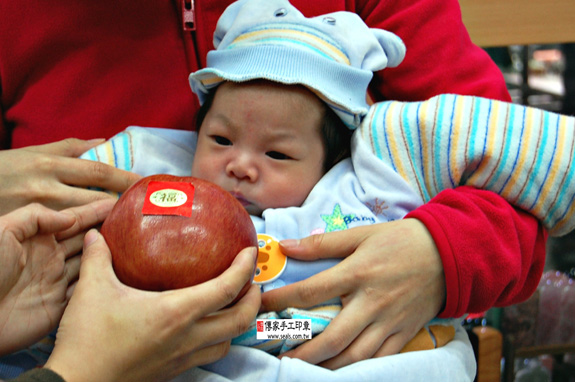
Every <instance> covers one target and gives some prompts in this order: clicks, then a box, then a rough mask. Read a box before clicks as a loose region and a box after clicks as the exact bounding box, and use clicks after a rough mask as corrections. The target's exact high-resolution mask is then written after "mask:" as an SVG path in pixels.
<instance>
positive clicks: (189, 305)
mask: <svg viewBox="0 0 575 382" xmlns="http://www.w3.org/2000/svg"><path fill="white" fill-rule="evenodd" d="M256 255H257V251H256V248H255V247H248V248H244V249H243V250H241V251H240V253H239V254H238V255H237V256H236V258H235V259H234V261H233V263H232V265H231V266H230V267H229V268H228V269H226V270H225V271H224V273H222V274H221V275H219V276H218V277H216V278H214V279H212V280H209V281H206V282H204V283H202V284H198V285H195V286H192V287H189V288H184V289H179V290H176V291H172V292H173V293H172V294H173V298H174V300H175V301H174V303H175V304H176V305H177V306H181V309H183V310H184V311H189V312H190V314H191V315H192V316H193V317H196V318H201V317H204V316H206V315H207V314H210V313H213V312H215V311H217V310H220V309H222V308H224V307H226V306H228V305H229V304H230V303H231V302H232V301H234V300H235V299H236V297H237V296H238V294H239V293H240V291H241V290H242V288H243V287H244V286H245V285H246V284H248V283H251V280H252V278H253V272H254V269H255V262H256Z"/></svg>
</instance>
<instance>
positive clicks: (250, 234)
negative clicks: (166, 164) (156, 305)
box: [102, 175, 257, 298]
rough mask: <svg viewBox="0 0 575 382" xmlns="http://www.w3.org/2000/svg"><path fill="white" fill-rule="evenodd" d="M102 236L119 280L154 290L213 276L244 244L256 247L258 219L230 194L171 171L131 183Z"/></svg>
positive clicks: (190, 283) (220, 271)
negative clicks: (250, 214)
mask: <svg viewBox="0 0 575 382" xmlns="http://www.w3.org/2000/svg"><path fill="white" fill-rule="evenodd" d="M102 235H103V236H104V238H105V239H106V242H107V243H108V246H109V247H110V250H111V252H112V263H113V266H114V270H115V272H116V274H117V276H118V278H119V279H120V280H121V281H122V282H123V283H125V284H126V285H129V286H132V287H134V288H138V289H144V290H153V291H162V290H168V289H177V288H183V287H188V286H192V285H196V284H199V283H202V282H204V281H207V280H210V279H212V278H214V277H216V276H218V275H220V274H221V273H222V272H223V271H224V270H226V269H227V268H228V267H229V266H230V264H231V263H232V261H233V260H234V258H235V257H236V255H237V254H238V253H239V252H240V251H241V250H242V249H243V248H246V247H249V246H257V235H256V232H255V228H254V226H253V223H252V221H251V219H250V217H249V215H248V213H247V212H246V210H245V209H244V208H243V207H242V205H241V204H240V203H239V202H238V201H237V200H236V199H235V198H234V197H233V196H232V195H231V194H229V193H228V192H226V191H225V190H223V189H222V188H221V187H219V186H217V185H215V184H213V183H210V182H208V181H205V180H202V179H198V178H193V177H177V176H172V175H152V176H148V177H145V178H142V179H140V180H139V181H138V182H136V183H135V184H134V185H132V186H131V187H130V188H129V189H128V190H127V191H126V192H125V193H124V194H123V195H122V196H121V198H120V199H119V200H118V202H117V203H116V205H115V206H114V209H113V210H112V212H111V213H110V215H109V216H108V217H107V218H106V220H105V221H104V223H103V225H102ZM250 284H251V280H250V282H248V283H247V284H246V286H245V287H244V288H243V290H242V291H241V292H240V296H241V295H243V293H245V292H246V291H247V290H248V289H249V285H250ZM240 296H238V298H239V297H240Z"/></svg>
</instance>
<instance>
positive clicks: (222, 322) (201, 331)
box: [190, 285, 260, 347]
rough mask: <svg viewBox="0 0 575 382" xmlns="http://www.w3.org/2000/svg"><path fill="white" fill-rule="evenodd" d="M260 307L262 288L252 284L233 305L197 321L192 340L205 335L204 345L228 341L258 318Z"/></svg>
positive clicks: (191, 336)
mask: <svg viewBox="0 0 575 382" xmlns="http://www.w3.org/2000/svg"><path fill="white" fill-rule="evenodd" d="M259 307H260V289H259V287H258V286H257V285H252V286H251V287H250V289H249V290H248V292H247V293H246V294H245V295H244V296H243V297H242V298H241V299H240V300H239V301H238V302H237V303H235V304H234V305H233V306H231V307H229V308H226V309H223V310H220V311H218V312H216V313H213V314H210V315H208V316H206V317H205V318H203V319H201V320H200V321H197V322H196V323H195V324H194V326H193V330H192V333H191V334H190V341H192V342H193V341H196V342H197V341H198V339H200V338H202V337H203V345H202V347H203V346H208V345H213V344H216V343H219V342H222V341H228V340H230V339H232V338H234V337H237V336H239V335H240V334H242V333H244V332H245V331H246V330H247V329H248V328H249V326H250V324H251V323H252V322H253V320H254V319H255V318H256V316H257V314H258V311H259Z"/></svg>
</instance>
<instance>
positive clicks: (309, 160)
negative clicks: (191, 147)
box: [192, 81, 325, 215]
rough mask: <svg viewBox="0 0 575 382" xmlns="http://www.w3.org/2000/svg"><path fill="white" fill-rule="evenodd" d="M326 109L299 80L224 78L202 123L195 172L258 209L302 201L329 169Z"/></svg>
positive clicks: (258, 212) (255, 212)
mask: <svg viewBox="0 0 575 382" xmlns="http://www.w3.org/2000/svg"><path fill="white" fill-rule="evenodd" d="M323 111H324V109H323V105H322V103H321V101H320V100H319V99H318V98H317V97H316V96H315V95H313V94H312V93H311V92H310V91H308V90H307V89H305V88H302V87H299V86H288V85H277V84H273V83H269V82H263V81H262V82H259V81H258V82H253V83H251V82H250V83H243V84H234V83H230V82H226V83H223V84H222V85H220V87H219V88H218V90H217V93H216V95H215V98H214V100H213V104H212V106H211V108H210V110H209V111H208V113H207V114H206V117H205V119H204V121H203V123H202V126H201V129H200V132H199V135H198V145H197V149H196V154H195V157H194V163H193V166H192V176H195V177H198V178H203V179H206V180H209V181H211V182H213V183H215V184H217V185H219V186H221V187H222V188H224V189H225V190H226V191H228V192H230V193H231V194H232V195H234V196H235V197H236V198H237V199H238V200H239V201H240V202H241V203H242V204H243V205H244V207H245V208H246V210H247V211H248V212H249V213H250V214H252V215H261V213H262V211H263V210H265V209H267V208H279V207H289V206H300V205H301V204H302V203H303V201H304V200H305V198H306V197H307V195H308V194H309V192H310V191H311V189H312V188H313V186H314V185H315V184H316V183H317V182H318V181H319V179H320V178H321V177H322V175H323V161H324V156H325V147H324V144H323V139H322V135H321V128H320V124H321V121H322V118H323Z"/></svg>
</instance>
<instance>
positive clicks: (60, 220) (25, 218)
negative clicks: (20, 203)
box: [2, 203, 74, 242]
mask: <svg viewBox="0 0 575 382" xmlns="http://www.w3.org/2000/svg"><path fill="white" fill-rule="evenodd" d="M73 223H74V221H73V219H71V218H70V217H69V216H66V215H62V214H60V213H58V212H57V211H54V210H51V209H49V208H47V207H44V206H42V205H41V204H38V203H31V204H29V205H27V206H25V207H21V208H18V209H16V210H14V211H12V212H10V213H7V214H6V215H4V216H3V217H2V224H3V225H4V226H5V227H6V229H7V230H9V231H11V232H12V233H13V234H14V236H15V237H16V239H18V241H20V242H22V241H24V240H26V239H29V238H31V237H33V236H34V235H36V234H37V233H39V232H40V233H54V232H57V231H59V230H63V229H66V228H68V227H70V226H71V225H72V224H73Z"/></svg>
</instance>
